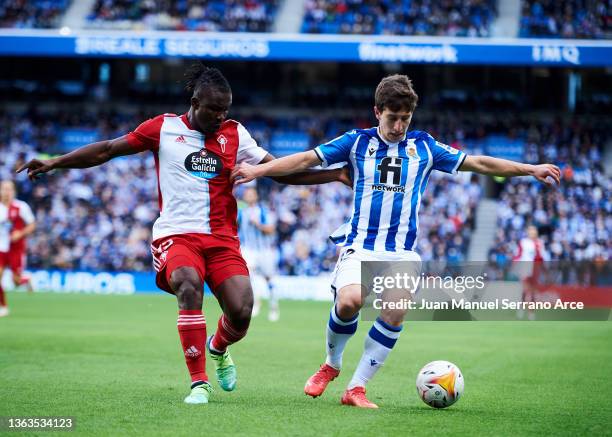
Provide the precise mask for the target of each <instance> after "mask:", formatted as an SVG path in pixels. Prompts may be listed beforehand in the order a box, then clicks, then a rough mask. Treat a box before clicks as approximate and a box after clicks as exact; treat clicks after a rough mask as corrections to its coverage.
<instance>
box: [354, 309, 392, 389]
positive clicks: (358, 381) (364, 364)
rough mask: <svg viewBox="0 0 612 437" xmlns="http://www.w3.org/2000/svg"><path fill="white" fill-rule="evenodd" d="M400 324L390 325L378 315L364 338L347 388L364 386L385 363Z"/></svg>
mask: <svg viewBox="0 0 612 437" xmlns="http://www.w3.org/2000/svg"><path fill="white" fill-rule="evenodd" d="M401 330H402V327H401V326H391V325H389V324H387V323H385V322H383V321H382V319H381V318H380V317H379V318H378V319H376V322H374V325H372V328H371V329H370V332H368V335H367V336H366V339H365V344H364V351H363V355H362V356H361V360H359V364H358V365H357V369H356V370H355V373H354V374H353V378H352V379H351V382H350V383H349V385H348V388H349V389H351V388H353V387H357V386H359V387H365V385H366V384H367V382H368V381H369V380H370V379H372V378H373V377H374V375H375V374H376V372H377V371H378V369H380V368H381V366H382V365H383V364H384V363H385V360H386V359H387V355H389V352H391V349H393V346H395V342H396V341H397V339H398V338H399V335H400V331H401Z"/></svg>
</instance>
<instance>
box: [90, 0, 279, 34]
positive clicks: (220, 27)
mask: <svg viewBox="0 0 612 437" xmlns="http://www.w3.org/2000/svg"><path fill="white" fill-rule="evenodd" d="M278 3H279V2H278V0H213V1H200V0H167V1H162V2H154V1H150V0H140V1H136V2H134V1H127V0H97V1H96V3H95V6H94V9H93V11H92V12H91V14H90V15H89V16H88V17H87V19H88V23H89V24H88V27H92V28H114V29H150V30H198V31H230V32H267V31H270V30H271V25H272V23H274V17H275V15H276V10H277V7H278Z"/></svg>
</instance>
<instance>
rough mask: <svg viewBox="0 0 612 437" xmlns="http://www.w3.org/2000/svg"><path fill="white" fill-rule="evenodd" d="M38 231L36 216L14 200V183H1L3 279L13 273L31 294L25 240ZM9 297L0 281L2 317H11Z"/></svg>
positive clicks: (0, 257) (0, 268)
mask: <svg viewBox="0 0 612 437" xmlns="http://www.w3.org/2000/svg"><path fill="white" fill-rule="evenodd" d="M35 229H36V223H35V220H34V214H32V210H31V209H30V207H29V206H28V204H27V203H25V202H23V201H21V200H18V199H15V184H14V183H13V181H9V180H6V181H2V182H0V280H1V279H2V275H3V274H4V270H5V269H7V268H8V269H9V270H11V273H12V274H13V283H14V284H15V286H16V287H19V286H21V285H25V286H26V287H27V288H28V291H32V284H31V282H30V278H29V277H27V276H24V275H23V269H24V268H25V263H26V237H27V236H28V235H30V234H31V233H32V232H34V230H35ZM8 314H9V310H8V305H7V303H6V296H5V294H4V289H3V288H2V283H1V281H0V317H3V316H8Z"/></svg>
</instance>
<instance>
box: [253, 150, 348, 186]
mask: <svg viewBox="0 0 612 437" xmlns="http://www.w3.org/2000/svg"><path fill="white" fill-rule="evenodd" d="M274 159H276V158H274V156H272V155H271V154H269V153H268V154H267V155H266V156H265V157H264V159H262V161H261V162H260V164H265V163H266V162H270V161H273V160H274ZM270 178H271V179H272V180H273V181H275V182H278V183H279V184H287V185H320V184H327V183H329V182H342V183H343V184H344V185H346V186H348V187H352V186H353V181H352V180H351V176H350V173H349V171H348V168H347V167H342V168H334V169H331V170H305V171H302V172H299V173H293V174H288V175H285V176H270Z"/></svg>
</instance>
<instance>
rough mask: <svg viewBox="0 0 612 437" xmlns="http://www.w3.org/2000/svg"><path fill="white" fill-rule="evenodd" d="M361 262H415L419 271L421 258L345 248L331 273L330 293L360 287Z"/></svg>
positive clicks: (418, 256) (410, 254)
mask: <svg viewBox="0 0 612 437" xmlns="http://www.w3.org/2000/svg"><path fill="white" fill-rule="evenodd" d="M362 261H415V263H416V265H417V266H418V267H419V269H420V264H421V256H420V255H419V254H418V253H416V252H413V251H404V252H374V251H372V250H366V249H359V248H354V247H346V248H344V249H343V250H342V252H340V256H339V257H338V261H337V262H336V267H335V268H334V272H333V273H332V291H338V290H340V289H341V288H343V287H346V286H347V285H351V284H358V285H361V262H362Z"/></svg>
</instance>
